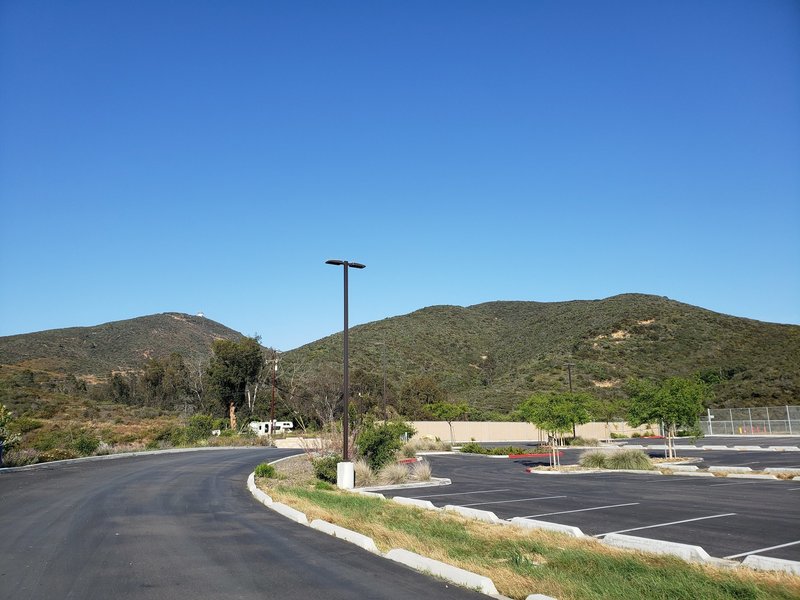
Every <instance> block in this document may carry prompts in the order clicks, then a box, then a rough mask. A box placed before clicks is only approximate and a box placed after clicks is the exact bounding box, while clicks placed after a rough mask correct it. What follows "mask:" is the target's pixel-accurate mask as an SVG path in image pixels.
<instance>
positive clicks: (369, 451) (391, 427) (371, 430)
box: [356, 423, 406, 471]
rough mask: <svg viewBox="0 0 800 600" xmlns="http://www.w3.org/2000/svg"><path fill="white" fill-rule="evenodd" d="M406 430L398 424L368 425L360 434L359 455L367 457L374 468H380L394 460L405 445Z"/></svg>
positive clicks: (358, 441) (358, 440) (358, 442)
mask: <svg viewBox="0 0 800 600" xmlns="http://www.w3.org/2000/svg"><path fill="white" fill-rule="evenodd" d="M405 431H406V430H405V429H403V430H401V428H399V427H398V426H397V425H396V424H392V423H389V424H384V425H377V426H375V425H372V426H367V427H365V428H364V430H363V431H362V432H361V434H360V435H359V436H358V439H357V440H356V445H357V446H358V455H359V456H360V457H361V458H363V459H365V460H366V461H367V462H368V463H369V466H370V467H372V469H373V470H376V471H377V470H379V469H380V468H381V467H383V466H384V465H386V464H389V463H390V462H392V461H394V457H395V454H396V453H397V451H398V450H399V449H400V448H401V447H402V446H403V441H402V439H401V437H400V436H401V435H402V433H404V432H405Z"/></svg>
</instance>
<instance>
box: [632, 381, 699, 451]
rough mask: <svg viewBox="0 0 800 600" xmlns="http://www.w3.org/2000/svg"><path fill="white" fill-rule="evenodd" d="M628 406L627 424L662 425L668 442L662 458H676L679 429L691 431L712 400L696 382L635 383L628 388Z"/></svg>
mask: <svg viewBox="0 0 800 600" xmlns="http://www.w3.org/2000/svg"><path fill="white" fill-rule="evenodd" d="M627 388H628V395H629V396H630V404H629V406H628V422H629V423H630V424H631V425H633V426H634V427H636V426H639V425H643V424H645V423H661V424H662V427H663V431H664V434H665V436H666V438H667V444H666V450H665V456H666V457H667V458H675V444H674V440H675V435H676V433H677V429H678V427H691V426H693V425H695V424H696V423H697V418H698V417H699V415H700V413H701V412H703V408H704V407H705V405H706V403H707V402H708V401H710V400H711V397H712V396H711V392H710V390H709V388H708V385H706V384H705V383H703V382H702V381H700V380H699V379H685V378H683V377H670V378H669V379H667V380H665V381H663V382H661V383H655V382H652V381H648V380H644V379H634V380H632V381H630V382H629V383H628V385H627Z"/></svg>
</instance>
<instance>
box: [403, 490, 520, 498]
mask: <svg viewBox="0 0 800 600" xmlns="http://www.w3.org/2000/svg"><path fill="white" fill-rule="evenodd" d="M510 491H511V490H479V491H477V492H459V493H456V492H453V493H452V494H428V495H427V496H411V497H412V498H414V499H415V500H416V499H418V498H438V497H439V496H466V495H467V494H493V493H495V492H510Z"/></svg>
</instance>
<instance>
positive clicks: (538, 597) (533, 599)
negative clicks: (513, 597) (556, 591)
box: [525, 594, 556, 600]
mask: <svg viewBox="0 0 800 600" xmlns="http://www.w3.org/2000/svg"><path fill="white" fill-rule="evenodd" d="M525 600H556V599H555V598H553V597H552V596H545V595H544V594H531V595H530V596H527V597H526V598H525Z"/></svg>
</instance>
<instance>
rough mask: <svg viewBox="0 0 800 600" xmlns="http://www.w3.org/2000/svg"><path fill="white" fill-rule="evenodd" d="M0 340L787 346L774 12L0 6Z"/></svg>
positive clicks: (757, 6) (379, 5) (794, 27)
mask: <svg viewBox="0 0 800 600" xmlns="http://www.w3.org/2000/svg"><path fill="white" fill-rule="evenodd" d="M0 203H1V204H2V206H0V281H1V282H2V289H1V290H0V335H9V334H14V333H22V332H29V331H35V330H41V329H49V328H57V327H68V326H76V325H93V324H97V323H102V322H106V321H111V320H117V319H124V318H130V317H135V316H141V315H145V314H151V313H156V312H167V311H181V312H189V313H195V312H197V311H201V310H202V311H204V312H205V314H206V316H208V317H209V318H213V319H215V320H217V321H220V322H222V323H224V324H226V325H228V326H230V327H233V328H235V329H238V330H240V331H242V332H244V333H247V334H253V333H255V332H257V333H259V334H261V335H262V337H263V341H264V343H266V344H271V345H275V346H277V347H278V348H281V349H290V348H293V347H296V346H299V345H301V344H304V343H307V342H310V341H312V340H314V339H317V338H319V337H322V336H324V335H328V334H330V333H333V332H335V331H337V330H339V329H340V328H341V318H342V317H341V302H342V301H341V293H342V282H341V269H340V268H334V267H330V266H326V265H325V264H324V261H325V260H326V259H328V258H340V259H348V260H354V261H360V262H363V263H366V265H367V269H366V270H364V271H358V272H353V273H351V278H350V284H351V285H350V299H351V306H350V308H351V312H350V315H351V323H352V324H357V323H364V322H368V321H372V320H377V319H382V318H385V317H390V316H394V315H398V314H403V313H407V312H410V311H413V310H416V309H418V308H422V307H424V306H429V305H433V304H458V305H470V304H475V303H479V302H485V301H490V300H538V301H556V300H571V299H591V298H603V297H607V296H611V295H614V294H618V293H624V292H643V293H653V294H659V295H665V296H669V297H670V298H674V299H677V300H680V301H683V302H688V303H690V304H695V305H700V306H703V307H706V308H710V309H712V310H716V311H719V312H724V313H728V314H734V315H737V316H744V317H750V318H755V319H760V320H765V321H775V322H788V323H800V3H798V2H797V1H795V0H749V1H737V0H716V1H711V0H705V1H704V0H683V1H674V2H663V1H660V0H659V1H646V0H644V1H643V0H630V1H622V0H620V1H598V0H587V1H574V2H556V1H554V0H550V1H536V0H521V1H513V0H509V1H505V2H489V1H488V0H484V1H480V2H478V1H468V0H458V1H453V2H446V1H437V2H429V1H407V2H394V1H376V0H370V1H363V2H356V1H352V2H351V1H347V2H343V1H331V0H325V1H319V2H305V1H297V0H291V1H282V2H270V1H267V0H260V1H253V2H246V1H236V2H226V1H223V0H218V1H213V2H209V1H197V0H191V1H189V0H187V1H184V2H178V1H176V2H163V1H153V0H136V1H133V0H128V1H118V2H108V1H105V0H91V1H90V0H70V1H69V2H65V1H63V0H58V1H54V0H37V1H29V0H4V1H3V2H2V3H0Z"/></svg>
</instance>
